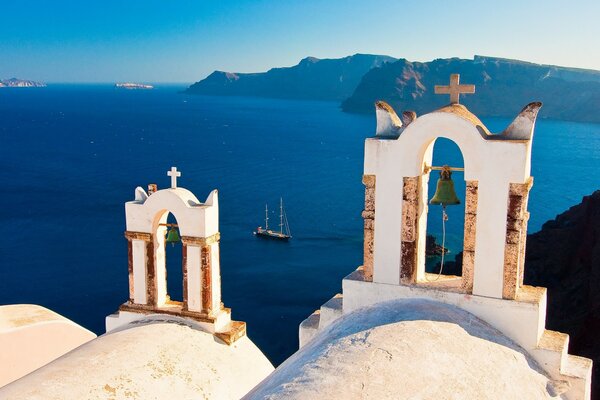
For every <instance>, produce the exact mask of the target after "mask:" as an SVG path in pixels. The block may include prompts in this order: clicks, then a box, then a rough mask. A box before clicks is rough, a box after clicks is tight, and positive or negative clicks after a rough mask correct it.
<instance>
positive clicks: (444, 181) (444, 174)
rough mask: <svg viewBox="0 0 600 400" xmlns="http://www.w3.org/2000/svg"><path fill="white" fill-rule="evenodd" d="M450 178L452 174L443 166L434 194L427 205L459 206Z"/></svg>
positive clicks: (448, 168)
mask: <svg viewBox="0 0 600 400" xmlns="http://www.w3.org/2000/svg"><path fill="white" fill-rule="evenodd" d="M451 176H452V172H451V171H450V167H448V166H447V165H444V166H443V167H442V170H441V171H440V177H439V178H438V181H437V187H436V189H435V194H434V195H433V198H432V199H431V200H430V201H429V204H436V205H440V204H441V205H442V206H444V207H445V206H454V205H457V204H460V200H459V198H458V197H457V196H456V191H455V190H454V182H453V181H452V178H451Z"/></svg>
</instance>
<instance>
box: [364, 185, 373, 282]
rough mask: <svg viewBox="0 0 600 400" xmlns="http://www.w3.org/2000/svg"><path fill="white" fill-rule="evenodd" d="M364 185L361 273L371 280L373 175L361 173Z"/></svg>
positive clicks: (367, 279) (366, 279)
mask: <svg viewBox="0 0 600 400" xmlns="http://www.w3.org/2000/svg"><path fill="white" fill-rule="evenodd" d="M362 182H363V184H364V185H365V209H364V210H363V212H362V217H363V219H364V244H363V254H364V255H363V273H364V276H365V281H367V282H373V249H374V246H375V244H374V242H375V175H363V179H362Z"/></svg>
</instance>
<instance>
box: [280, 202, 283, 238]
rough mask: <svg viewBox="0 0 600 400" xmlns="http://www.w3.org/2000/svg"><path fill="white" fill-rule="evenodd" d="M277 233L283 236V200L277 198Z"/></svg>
mask: <svg viewBox="0 0 600 400" xmlns="http://www.w3.org/2000/svg"><path fill="white" fill-rule="evenodd" d="M279 233H281V234H282V235H283V198H281V197H280V198H279Z"/></svg>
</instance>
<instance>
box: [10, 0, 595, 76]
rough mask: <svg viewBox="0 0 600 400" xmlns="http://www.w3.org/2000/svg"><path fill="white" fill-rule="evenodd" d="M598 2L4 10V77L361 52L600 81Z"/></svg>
mask: <svg viewBox="0 0 600 400" xmlns="http://www.w3.org/2000/svg"><path fill="white" fill-rule="evenodd" d="M599 20H600V1H598V0H595V1H564V0H563V1H526V0H521V1H506V0H504V1H485V0H473V1H471V0H468V1H462V0H458V1H448V0H440V1H430V0H412V1H386V0H371V1H352V0H329V1H321V0H299V1H287V0H275V1H245V0H241V1H233V0H232V1H218V0H204V1H203V0H194V1H187V0H162V1H158V0H143V1H138V0H135V1H133V0H119V1H112V0H103V1H94V2H92V1H83V0H78V1H60V0H54V1H50V0H46V1H30V0H18V1H17V0H13V1H11V0H2V1H1V2H0V78H9V77H13V76H16V77H19V78H24V79H34V80H41V81H46V82H115V81H137V82H193V81H197V80H199V79H201V78H204V77H205V76H206V75H208V74H209V73H210V72H212V71H213V70H215V69H219V70H225V71H236V72H255V71H264V70H266V69H268V68H270V67H275V66H290V65H294V64H296V63H297V62H298V61H299V60H300V59H301V58H303V57H306V56H309V55H310V56H315V57H319V58H337V57H343V56H346V55H350V54H354V53H372V54H387V55H390V56H394V57H403V58H407V59H409V60H415V61H427V60H431V59H434V58H444V57H463V58H472V57H473V55H474V54H480V55H490V56H498V57H508V58H516V59H522V60H527V61H533V62H539V63H547V64H557V65H565V66H573V67H581V68H592V69H598V70H600V24H599V23H598V21H599Z"/></svg>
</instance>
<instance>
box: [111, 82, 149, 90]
mask: <svg viewBox="0 0 600 400" xmlns="http://www.w3.org/2000/svg"><path fill="white" fill-rule="evenodd" d="M115 87H116V88H121V89H154V86H152V85H144V84H142V83H131V82H125V83H116V84H115Z"/></svg>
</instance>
